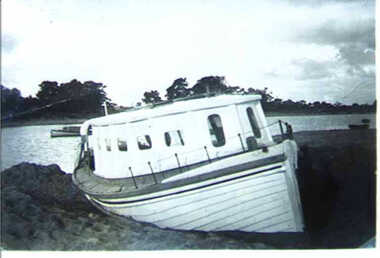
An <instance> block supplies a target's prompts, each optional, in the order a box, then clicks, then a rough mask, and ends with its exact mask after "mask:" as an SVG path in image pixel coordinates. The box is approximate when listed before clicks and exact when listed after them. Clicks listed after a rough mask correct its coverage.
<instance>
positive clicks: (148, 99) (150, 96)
mask: <svg viewBox="0 0 380 258" xmlns="http://www.w3.org/2000/svg"><path fill="white" fill-rule="evenodd" d="M141 100H142V101H143V102H144V103H145V104H149V103H157V102H160V101H162V99H161V97H160V93H159V92H158V91H156V90H152V91H146V92H145V93H144V98H143V99H141Z"/></svg>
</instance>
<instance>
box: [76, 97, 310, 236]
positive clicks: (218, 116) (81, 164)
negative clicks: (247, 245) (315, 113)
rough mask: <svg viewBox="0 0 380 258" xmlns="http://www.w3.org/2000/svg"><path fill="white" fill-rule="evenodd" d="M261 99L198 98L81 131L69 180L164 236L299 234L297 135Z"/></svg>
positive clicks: (109, 209) (97, 202)
mask: <svg viewBox="0 0 380 258" xmlns="http://www.w3.org/2000/svg"><path fill="white" fill-rule="evenodd" d="M260 99H261V97H260V96H259V95H210V94H205V95H201V96H196V97H194V96H192V97H190V98H184V99H180V100H176V101H166V102H165V103H161V104H155V105H151V106H146V107H141V108H138V109H135V110H132V111H127V112H123V113H118V114H112V115H108V116H104V117H100V118H95V119H91V120H88V121H86V122H84V123H83V124H82V126H81V139H82V144H81V148H80V151H79V155H78V162H77V164H76V168H75V169H74V172H73V175H72V178H73V182H74V184H75V185H77V186H78V188H79V189H80V190H81V191H82V192H83V193H84V194H85V196H86V197H87V198H88V199H89V200H90V202H91V203H92V204H93V205H94V206H96V207H98V208H99V209H101V210H102V211H104V212H105V213H108V214H109V213H111V214H116V215H120V216H126V217H130V218H133V219H135V220H137V221H141V222H147V223H151V224H154V225H156V226H158V227H160V228H170V229H178V230H198V231H225V230H240V231H247V232H302V231H303V229H304V223H303V214H302V206H301V201H300V194H299V189H298V183H297V178H296V174H295V170H296V168H297V144H296V143H295V141H294V139H293V134H292V128H291V126H290V125H289V124H287V123H283V122H282V121H278V122H276V124H272V125H279V126H280V130H281V139H279V140H276V141H275V140H273V138H272V135H271V133H270V131H269V126H272V125H268V124H267V121H266V118H265V116H264V112H263V110H262V107H261V103H260Z"/></svg>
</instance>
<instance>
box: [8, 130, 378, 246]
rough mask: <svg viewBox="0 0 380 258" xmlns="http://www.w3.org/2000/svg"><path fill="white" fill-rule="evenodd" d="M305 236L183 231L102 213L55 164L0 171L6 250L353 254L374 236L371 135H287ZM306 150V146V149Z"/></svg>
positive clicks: (373, 143) (373, 179) (358, 132)
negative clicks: (292, 145)
mask: <svg viewBox="0 0 380 258" xmlns="http://www.w3.org/2000/svg"><path fill="white" fill-rule="evenodd" d="M295 138H296V140H297V141H298V144H299V146H300V149H301V150H302V151H300V155H299V170H298V172H297V173H298V177H299V185H300V190H301V198H302V201H303V209H304V217H305V226H306V232H305V233H277V234H257V233H242V232H218V233H205V232H183V231H175V230H163V229H159V228H157V227H155V226H152V225H148V224H144V223H139V222H135V221H133V220H130V219H122V218H118V217H111V216H108V215H104V214H103V213H101V212H99V211H98V210H97V209H95V208H93V207H92V206H91V205H90V204H89V203H88V201H87V200H86V199H85V198H84V197H83V195H82V194H81V193H80V192H79V191H78V189H77V188H75V187H74V186H73V184H72V183H71V175H69V174H66V173H64V172H63V171H61V170H60V168H59V167H58V166H56V165H50V166H39V165H35V164H30V163H21V164H19V165H17V166H14V167H12V168H10V169H7V170H5V171H3V172H2V173H1V180H2V182H1V215H2V216H1V225H2V227H1V229H2V230H1V246H2V247H3V248H5V249H8V250H174V249H284V248H285V249H289V248H291V249H304V248H307V249H309V248H355V247H359V246H360V245H362V244H363V243H365V242H366V241H367V240H368V239H370V238H372V237H373V236H374V235H375V228H376V226H375V182H376V180H375V175H374V172H375V165H376V153H375V152H376V149H375V148H376V145H375V142H376V140H375V131H374V130H364V131H349V130H340V131H330V132H327V131H322V132H300V133H296V134H295ZM306 146H307V147H306Z"/></svg>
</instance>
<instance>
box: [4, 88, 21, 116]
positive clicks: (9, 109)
mask: <svg viewBox="0 0 380 258" xmlns="http://www.w3.org/2000/svg"><path fill="white" fill-rule="evenodd" d="M0 89H1V115H2V116H13V115H14V114H16V113H17V112H20V111H22V104H23V98H22V97H21V93H20V91H19V90H18V89H16V88H13V89H8V88H7V87H4V86H3V85H0Z"/></svg>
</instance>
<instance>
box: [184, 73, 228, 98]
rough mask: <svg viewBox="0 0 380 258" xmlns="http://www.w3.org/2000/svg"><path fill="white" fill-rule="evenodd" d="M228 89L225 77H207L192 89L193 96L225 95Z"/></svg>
mask: <svg viewBox="0 0 380 258" xmlns="http://www.w3.org/2000/svg"><path fill="white" fill-rule="evenodd" d="M226 89H227V85H226V82H225V77H224V76H206V77H203V78H201V79H200V80H198V81H197V83H196V84H195V85H194V86H193V87H192V88H191V90H192V92H193V94H204V93H224V92H225V90H226Z"/></svg>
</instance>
